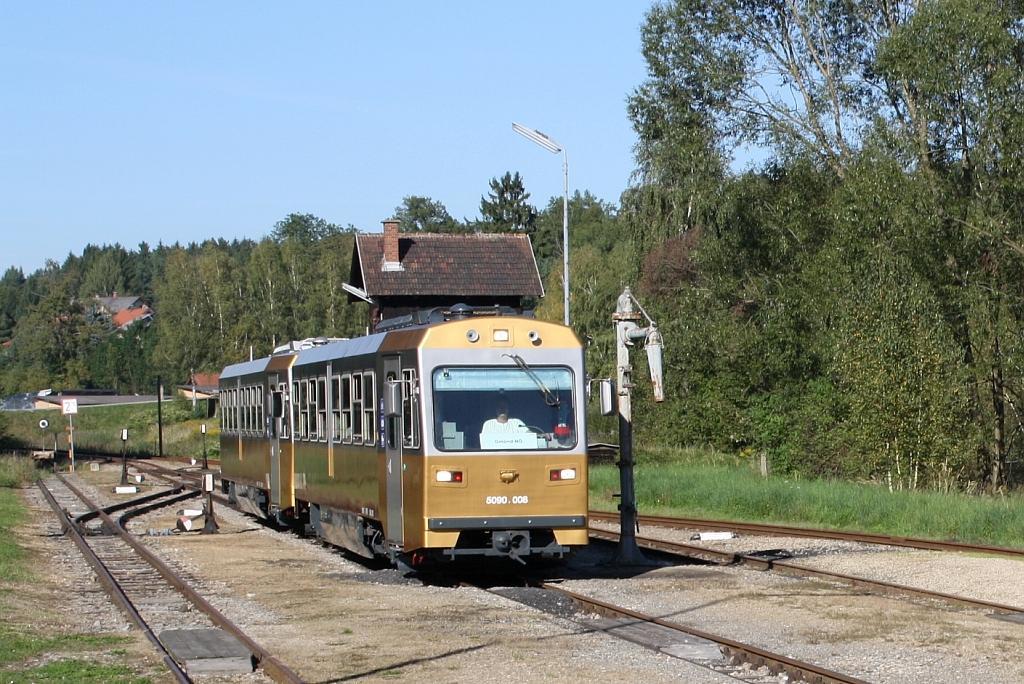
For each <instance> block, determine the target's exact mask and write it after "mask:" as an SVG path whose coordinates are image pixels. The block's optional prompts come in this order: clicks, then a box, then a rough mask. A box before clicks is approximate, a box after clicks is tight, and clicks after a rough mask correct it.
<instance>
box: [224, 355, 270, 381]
mask: <svg viewBox="0 0 1024 684" xmlns="http://www.w3.org/2000/svg"><path fill="white" fill-rule="evenodd" d="M268 363H270V357H269V356H265V357H263V358H262V359H254V360H252V361H244V362H243V363H233V364H231V365H230V366H225V367H224V370H222V371H221V372H220V379H221V381H224V380H225V379H227V378H237V377H239V376H242V375H252V374H253V373H262V372H263V371H265V370H266V369H267V364H268Z"/></svg>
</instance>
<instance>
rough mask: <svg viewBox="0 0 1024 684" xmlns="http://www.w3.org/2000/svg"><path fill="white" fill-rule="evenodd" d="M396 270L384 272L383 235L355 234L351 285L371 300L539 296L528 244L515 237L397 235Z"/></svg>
mask: <svg viewBox="0 0 1024 684" xmlns="http://www.w3.org/2000/svg"><path fill="white" fill-rule="evenodd" d="M398 254H399V262H400V263H401V265H402V270H400V271H398V270H395V271H384V270H382V268H381V264H382V262H383V259H384V236H383V235H380V234H370V235H357V236H356V255H354V256H355V258H354V259H353V264H352V280H353V282H354V284H355V285H357V286H359V287H361V288H362V289H363V290H365V291H366V293H367V294H368V295H369V296H370V297H374V296H399V297H400V296H445V295H451V296H455V297H458V296H466V297H470V296H476V297H487V296H491V297H509V296H513V297H515V296H518V297H542V296H544V285H543V284H542V283H541V280H540V273H539V272H538V271H537V261H536V259H535V258H534V255H533V245H532V244H531V242H530V238H529V236H528V235H523V234H521V233H475V234H470V235H450V234H441V233H403V234H402V235H401V236H400V237H399V240H398Z"/></svg>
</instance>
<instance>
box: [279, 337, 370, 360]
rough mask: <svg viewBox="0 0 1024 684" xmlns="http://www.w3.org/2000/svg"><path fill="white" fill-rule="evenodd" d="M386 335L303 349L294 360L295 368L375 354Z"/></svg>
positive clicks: (357, 338) (340, 341)
mask: <svg viewBox="0 0 1024 684" xmlns="http://www.w3.org/2000/svg"><path fill="white" fill-rule="evenodd" d="M386 336H387V333H374V334H372V335H366V336H364V337H355V338H352V339H350V340H338V341H337V342H330V343H328V344H324V345H320V346H317V347H312V348H310V349H303V350H302V351H300V352H299V354H298V358H296V359H295V364H294V365H296V366H304V365H306V364H307V363H320V362H321V361H327V360H329V359H343V358H345V357H347V356H362V355H363V354H376V353H377V350H378V349H380V345H381V343H382V342H383V341H384V338H385V337H386Z"/></svg>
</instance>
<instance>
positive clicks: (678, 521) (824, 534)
mask: <svg viewBox="0 0 1024 684" xmlns="http://www.w3.org/2000/svg"><path fill="white" fill-rule="evenodd" d="M588 515H589V516H590V519H591V520H593V521H601V522H611V523H614V522H618V520H619V514H618V513H609V512H607V511H590V512H589V513H588ZM637 523H638V524H640V525H650V526H657V527H669V528H676V529H697V530H723V531H733V532H746V533H748V534H759V535H768V536H778V537H801V538H805V539H835V540H839V541H850V542H858V543H861V544H881V545H884V546H900V547H904V548H910V549H921V550H926V551H958V552H968V553H990V554H995V555H999V556H1007V557H1010V558H1018V559H1024V549H1014V548H1009V547H1006V546H994V545H991V544H971V543H967V542H952V541H936V540H934V539H921V538H918V537H900V536H891V535H885V534H875V533H872V532H843V531H840V530H826V529H816V528H811V527H792V526H786V525H768V524H761V523H749V522H734V521H730V520H704V519H700V518H669V517H663V516H656V515H641V516H637Z"/></svg>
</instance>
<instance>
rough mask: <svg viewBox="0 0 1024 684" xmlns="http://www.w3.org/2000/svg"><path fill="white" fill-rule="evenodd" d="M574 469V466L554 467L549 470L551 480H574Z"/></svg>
mask: <svg viewBox="0 0 1024 684" xmlns="http://www.w3.org/2000/svg"><path fill="white" fill-rule="evenodd" d="M575 479H576V469H575V468H555V469H554V470H552V471H551V481H552V482H557V481H560V480H575Z"/></svg>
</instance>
